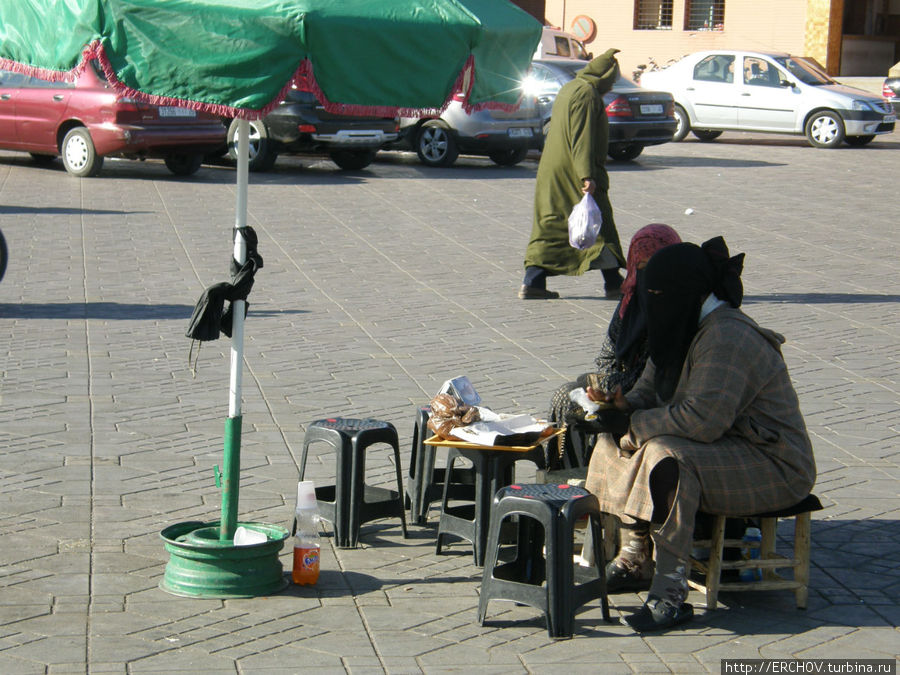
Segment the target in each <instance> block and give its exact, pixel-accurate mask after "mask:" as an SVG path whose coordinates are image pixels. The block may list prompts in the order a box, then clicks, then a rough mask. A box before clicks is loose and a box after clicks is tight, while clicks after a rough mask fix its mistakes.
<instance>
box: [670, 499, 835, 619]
mask: <svg viewBox="0 0 900 675" xmlns="http://www.w3.org/2000/svg"><path fill="white" fill-rule="evenodd" d="M821 509H822V504H821V502H819V498H818V497H816V496H815V495H813V494H811V495H808V496H807V497H806V499H804V500H803V501H801V502H800V503H799V504H795V505H794V506H792V507H790V508H787V509H782V510H780V511H770V512H768V513H758V514H755V515H753V516H746V517H747V518H753V519H758V520H759V523H760V530H761V531H762V541H761V542H760V543H759V544H758V546H759V558H758V559H752V560H737V561H733V562H730V561H725V562H723V561H722V550H723V549H724V548H726V547H742V546H746V545H747V544H745V543H744V542H743V541H742V540H741V539H725V519H726V516H720V515H715V514H713V527H712V534H711V536H710V538H709V539H700V540H698V539H695V540H694V544H693V545H694V548H695V549H697V548H700V549H705V548H708V549H709V560H697V559H695V558H693V557H692V558H691V566H692V568H693V569H694V570H697V571H699V572H700V573H701V574H702V575H703V576H704V580H703V583H700V582H698V581H694V580H692V579H688V584H689V585H690V586H691V588H693V589H695V590H698V591H701V592H703V593H705V594H706V608H707V609H715V608H716V603H717V601H718V597H719V591H720V590H722V591H772V590H788V589H789V590H792V591H794V596H795V598H796V601H797V609H806V601H807V597H808V595H809V590H808V584H809V549H810V536H809V532H810V527H809V521H810V513H811V512H813V511H820V510H821ZM779 518H794V557H793V558H785V557H783V556H779V555H778V554H777V553H775V527H776V525H777V524H778V519H779ZM785 567H791V568H793V570H794V578H793V579H785V578H783V577H781V576H780V575H779V574H778V573H776V571H775V570H776V569H779V568H785ZM723 569H738V570H742V569H758V570H761V571H762V579H761V580H760V581H728V582H723V581H721V573H722V570H723Z"/></svg>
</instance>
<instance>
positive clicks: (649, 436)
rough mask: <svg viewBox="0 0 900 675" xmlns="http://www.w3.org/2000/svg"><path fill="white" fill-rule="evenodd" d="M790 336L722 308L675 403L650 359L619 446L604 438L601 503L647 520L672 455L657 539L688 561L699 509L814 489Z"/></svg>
mask: <svg viewBox="0 0 900 675" xmlns="http://www.w3.org/2000/svg"><path fill="white" fill-rule="evenodd" d="M782 342H784V338H783V337H781V336H780V335H778V334H777V333H775V332H773V331H770V330H767V329H765V328H761V327H760V326H758V325H757V324H756V322H754V321H753V320H752V319H750V318H749V317H747V316H746V315H745V314H744V313H743V312H741V311H740V310H738V309H732V308H730V307H720V308H719V309H716V310H714V311H713V312H712V313H711V314H710V315H709V316H707V317H706V318H704V319H703V321H701V323H700V328H699V330H698V332H697V335H696V336H695V337H694V340H693V342H692V343H691V346H690V349H689V351H688V355H687V358H686V359H685V365H684V368H683V370H682V372H681V377H680V379H679V381H678V386H677V388H676V390H675V394H674V395H673V397H672V400H671V402H670V403H668V404H666V405H659V402H658V401H657V400H656V396H655V394H654V390H653V377H654V368H653V364H652V361H651V362H648V366H647V368H646V369H645V370H644V372H643V374H642V375H641V378H640V379H639V380H638V382H637V384H636V385H635V387H634V388H633V389H632V390H631V392H629V394H628V396H627V398H628V401H629V402H630V403H631V405H632V407H633V408H635V409H636V411H635V412H634V414H633V415H632V417H631V428H630V430H629V433H628V434H626V435H625V436H623V437H622V439H621V440H620V445H621V448H620V447H619V446H617V445H616V444H615V442H614V440H613V438H612V436H610V435H608V434H604V435H601V437H600V439H599V440H598V442H597V445H596V447H595V449H594V452H593V455H592V456H591V463H590V467H589V470H588V481H587V489H588V490H590V491H591V492H594V493H595V494H597V495H598V497H599V499H600V505H601V509H602V510H603V511H605V512H607V513H614V514H617V515H619V516H620V517H624V520H629V519H640V520H645V521H649V520H650V518H651V514H652V513H653V501H652V499H651V496H650V489H649V485H650V472H651V471H652V469H653V467H654V466H656V464H657V463H658V462H659V461H660V460H661V459H664V458H665V457H674V458H675V459H676V460H677V461H678V465H679V483H678V488H677V491H676V496H675V503H674V505H673V507H672V510H671V512H670V513H669V517H668V519H667V520H666V522H665V523H663V525H662V527H661V528H660V530H659V535H660V538H661V540H660V543H661V544H662V545H664V546H667V547H668V548H669V549H670V550H671V551H672V552H673V553H675V554H676V555H678V556H679V557H681V558H686V557H687V555H688V553H689V552H690V547H691V536H692V532H693V524H694V516H695V515H696V512H697V510H698V508H699V509H701V510H703V511H706V512H709V513H717V514H724V515H731V516H742V515H750V514H753V513H760V512H765V511H771V510H774V509H779V508H786V507H788V506H791V505H793V504H795V503H797V502H799V501H800V500H802V499H803V498H804V497H806V495H808V494H809V492H810V490H811V489H812V486H813V483H814V482H815V477H816V468H815V460H814V458H813V452H812V446H811V444H810V441H809V436H808V435H807V433H806V425H805V423H804V422H803V417H802V415H801V414H800V407H799V403H798V400H797V394H796V392H795V391H794V388H793V386H792V384H791V379H790V376H789V374H788V370H787V366H786V365H785V362H784V358H783V357H782V355H781V343H782Z"/></svg>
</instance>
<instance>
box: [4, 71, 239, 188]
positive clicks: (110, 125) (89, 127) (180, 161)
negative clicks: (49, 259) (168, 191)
mask: <svg viewBox="0 0 900 675" xmlns="http://www.w3.org/2000/svg"><path fill="white" fill-rule="evenodd" d="M224 139H225V128H224V127H223V126H222V123H221V122H220V121H219V119H218V118H216V117H215V116H213V115H208V114H206V113H201V112H197V111H195V110H191V109H189V108H180V107H174V106H157V105H150V104H148V103H142V102H140V101H136V100H135V99H133V98H130V97H127V96H123V95H121V94H118V93H116V92H115V91H114V90H113V89H112V87H111V86H110V84H109V83H108V82H107V80H106V77H105V76H104V75H103V71H102V70H101V69H100V66H99V64H98V63H97V62H96V61H91V62H90V64H89V66H88V67H86V68H85V69H84V71H83V72H82V73H81V74H80V75H79V76H78V78H77V79H76V80H75V81H74V82H50V81H48V80H43V79H40V78H37V77H29V76H27V75H22V74H21V73H15V72H11V71H5V70H3V71H0V148H3V149H4V150H18V151H22V152H28V153H31V156H32V157H33V158H34V159H35V160H36V161H38V162H51V161H53V160H54V159H55V158H56V157H58V156H60V155H61V156H62V160H63V165H64V166H65V167H66V171H68V172H69V173H71V174H74V175H76V176H95V175H97V174H98V173H99V172H100V169H101V168H102V166H103V158H104V157H109V156H120V157H128V158H131V159H144V158H146V157H162V158H164V159H165V162H166V166H167V167H168V168H169V170H170V171H171V172H172V173H174V174H176V175H179V176H188V175H190V174H192V173H194V172H195V171H197V169H199V168H200V165H201V163H202V161H203V155H204V154H205V153H207V152H209V151H210V150H211V149H212V148H215V147H217V146H221V144H222V142H223V141H224Z"/></svg>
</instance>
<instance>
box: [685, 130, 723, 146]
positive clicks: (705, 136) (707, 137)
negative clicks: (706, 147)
mask: <svg viewBox="0 0 900 675" xmlns="http://www.w3.org/2000/svg"><path fill="white" fill-rule="evenodd" d="M691 133H692V134H694V136H696V137H697V138H699V139H700V140H701V141H703V142H704V143H709V142H710V141H714V140H716V139H717V138H718V137H719V136H721V135H722V132H721V131H709V130H707V129H694V130H693V131H691Z"/></svg>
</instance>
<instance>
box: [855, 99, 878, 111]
mask: <svg viewBox="0 0 900 675" xmlns="http://www.w3.org/2000/svg"><path fill="white" fill-rule="evenodd" d="M850 109H851V110H875V108H873V107H872V106H871V105H870V104H869V102H868V101H863V100H861V99H855V100H854V101H853V103H851V104H850Z"/></svg>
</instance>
